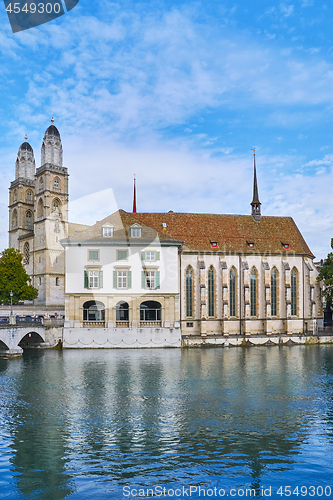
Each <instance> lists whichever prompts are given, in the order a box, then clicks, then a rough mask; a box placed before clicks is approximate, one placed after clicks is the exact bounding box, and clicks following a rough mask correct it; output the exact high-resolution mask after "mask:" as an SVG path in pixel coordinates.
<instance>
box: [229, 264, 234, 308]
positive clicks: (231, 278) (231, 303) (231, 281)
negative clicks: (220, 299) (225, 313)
mask: <svg viewBox="0 0 333 500" xmlns="http://www.w3.org/2000/svg"><path fill="white" fill-rule="evenodd" d="M229 315H230V316H236V270H235V268H234V267H232V268H231V269H230V274H229Z"/></svg>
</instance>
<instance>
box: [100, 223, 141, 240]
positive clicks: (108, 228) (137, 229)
mask: <svg viewBox="0 0 333 500" xmlns="http://www.w3.org/2000/svg"><path fill="white" fill-rule="evenodd" d="M130 231H131V238H141V226H139V225H138V224H134V225H133V226H131V228H130ZM113 232H114V226H112V225H111V224H105V225H104V226H103V227H102V234H103V238H113Z"/></svg>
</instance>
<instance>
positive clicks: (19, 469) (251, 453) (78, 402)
mask: <svg viewBox="0 0 333 500" xmlns="http://www.w3.org/2000/svg"><path fill="white" fill-rule="evenodd" d="M0 395H1V396H0V397H1V408H0V424H1V425H0V498H1V499H2V498H4V499H45V500H60V499H64V498H67V497H70V498H71V499H75V500H86V499H97V500H106V499H126V498H130V499H133V498H134V497H135V495H137V496H140V497H141V498H142V497H143V496H144V495H145V496H146V497H149V498H154V497H155V498H195V499H197V498H222V497H225V498H227V497H229V498H241V497H244V498H245V497H246V498H249V497H250V496H252V497H254V496H255V497H256V498H268V497H269V498H285V497H287V496H290V498H332V499H333V346H330V345H326V346H325V345H321V346H308V347H305V346H290V347H287V346H285V347H252V348H233V349H232V348H230V349H218V348H217V349H183V350H180V349H152V350H148V349H146V350H127V349H126V350H125V349H124V350H80V351H79V350H77V351H74V350H73V351H30V352H26V353H25V354H24V356H23V357H22V358H18V359H12V360H4V359H2V360H0ZM199 487H200V488H201V489H200V490H199ZM288 487H290V489H288ZM163 488H164V490H163ZM301 488H303V489H301ZM147 489H148V491H147ZM250 490H251V491H250ZM289 492H290V493H291V494H290V495H289Z"/></svg>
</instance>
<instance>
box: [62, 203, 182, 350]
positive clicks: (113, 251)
mask: <svg viewBox="0 0 333 500" xmlns="http://www.w3.org/2000/svg"><path fill="white" fill-rule="evenodd" d="M62 244H63V246H64V248H65V261H66V299H65V314H66V320H65V327H64V338H63V346H64V348H84V347H91V348H93V347H100V348H102V347H109V348H112V347H113V348H117V347H123V348H124V347H180V345H181V329H180V301H179V248H180V245H181V242H178V241H176V240H174V239H172V238H165V236H164V235H163V234H161V235H160V234H159V233H158V232H157V231H155V230H153V229H152V228H149V227H147V226H146V225H144V224H142V223H139V222H138V220H137V219H135V218H134V217H133V216H131V215H130V214H127V213H126V212H123V211H121V210H120V211H118V212H116V213H115V214H113V215H111V216H109V217H107V218H106V219H104V220H103V221H100V222H98V223H96V224H95V225H94V226H92V227H91V228H89V229H87V230H86V231H83V232H81V233H80V234H79V235H77V236H74V237H72V238H68V239H67V240H64V241H63V242H62Z"/></svg>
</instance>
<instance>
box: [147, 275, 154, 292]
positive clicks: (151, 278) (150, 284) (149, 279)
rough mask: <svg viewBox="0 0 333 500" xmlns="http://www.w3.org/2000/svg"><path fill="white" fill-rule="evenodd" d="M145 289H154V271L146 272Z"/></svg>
mask: <svg viewBox="0 0 333 500" xmlns="http://www.w3.org/2000/svg"><path fill="white" fill-rule="evenodd" d="M146 288H155V271H146Z"/></svg>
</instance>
